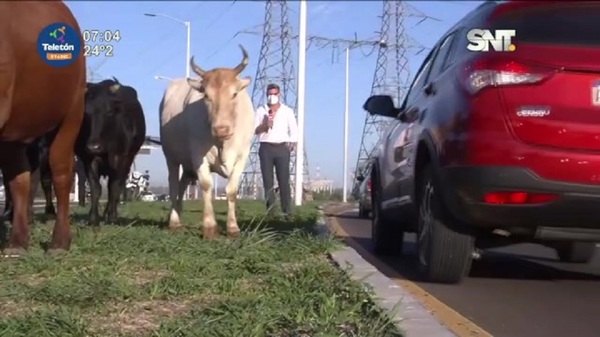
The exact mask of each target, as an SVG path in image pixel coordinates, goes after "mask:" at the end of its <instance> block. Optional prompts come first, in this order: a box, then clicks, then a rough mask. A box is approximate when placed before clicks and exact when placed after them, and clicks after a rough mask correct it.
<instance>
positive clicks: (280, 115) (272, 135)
mask: <svg viewBox="0 0 600 337" xmlns="http://www.w3.org/2000/svg"><path fill="white" fill-rule="evenodd" d="M265 116H267V117H268V116H269V107H268V106H267V105H263V106H260V107H258V109H257V110H256V116H255V119H254V128H255V129H256V128H257V127H258V126H259V125H260V124H262V122H263V120H264V118H265ZM257 136H258V141H259V142H261V143H288V142H289V143H296V142H297V141H298V124H297V123H296V116H294V110H292V108H290V107H289V106H287V105H285V104H283V103H281V105H280V106H279V109H278V110H277V112H276V113H275V117H274V118H273V127H271V128H269V129H268V131H267V132H263V133H261V134H259V135H257Z"/></svg>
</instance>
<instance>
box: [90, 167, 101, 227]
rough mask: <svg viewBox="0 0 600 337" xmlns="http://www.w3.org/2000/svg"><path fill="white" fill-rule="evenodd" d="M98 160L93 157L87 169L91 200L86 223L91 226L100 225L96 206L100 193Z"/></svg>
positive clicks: (97, 205)
mask: <svg viewBox="0 0 600 337" xmlns="http://www.w3.org/2000/svg"><path fill="white" fill-rule="evenodd" d="M99 169H100V168H99V161H98V159H93V160H92V162H91V164H90V167H89V168H88V169H87V171H88V179H87V181H88V184H89V185H90V192H91V198H90V199H91V200H90V213H89V217H88V224H89V225H90V226H93V227H98V226H100V215H99V214H98V207H99V202H100V195H101V194H102V185H100V173H99Z"/></svg>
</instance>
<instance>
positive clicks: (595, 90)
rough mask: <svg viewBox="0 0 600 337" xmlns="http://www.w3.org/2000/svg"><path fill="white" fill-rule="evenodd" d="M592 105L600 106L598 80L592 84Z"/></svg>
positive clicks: (599, 84) (599, 82)
mask: <svg viewBox="0 0 600 337" xmlns="http://www.w3.org/2000/svg"><path fill="white" fill-rule="evenodd" d="M592 105H593V106H600V81H596V82H594V83H593V84H592Z"/></svg>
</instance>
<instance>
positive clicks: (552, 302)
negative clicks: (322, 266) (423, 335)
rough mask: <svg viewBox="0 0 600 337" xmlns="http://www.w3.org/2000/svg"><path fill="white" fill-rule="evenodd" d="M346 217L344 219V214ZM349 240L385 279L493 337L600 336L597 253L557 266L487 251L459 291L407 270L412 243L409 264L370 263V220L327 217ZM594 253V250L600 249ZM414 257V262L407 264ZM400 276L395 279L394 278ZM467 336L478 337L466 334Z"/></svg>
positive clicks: (548, 255)
mask: <svg viewBox="0 0 600 337" xmlns="http://www.w3.org/2000/svg"><path fill="white" fill-rule="evenodd" d="M345 210H350V212H347V213H344V214H340V213H341V212H342V213H343V212H344V211H345ZM328 213H329V214H333V213H337V214H339V215H338V216H336V217H335V218H336V219H337V223H338V224H339V226H340V227H341V228H342V229H343V231H344V232H346V233H347V234H348V236H349V237H350V239H349V240H347V242H348V243H349V244H350V245H352V246H356V247H360V248H362V249H357V250H358V251H359V253H360V252H361V251H362V253H361V255H363V257H364V258H365V259H366V260H368V261H370V262H371V263H373V264H374V265H375V266H376V267H377V268H378V269H379V270H380V271H382V272H384V273H385V274H390V273H389V272H387V273H386V272H385V269H387V270H389V269H390V268H389V267H391V269H393V270H394V271H395V273H394V274H395V276H394V275H387V276H389V277H392V278H396V279H399V278H400V279H402V278H403V279H407V280H410V281H411V283H414V284H416V285H417V286H418V287H420V288H422V289H423V290H425V291H426V292H427V293H429V294H430V295H431V296H434V297H435V298H437V299H438V300H439V301H441V302H443V303H444V304H446V305H447V306H448V307H450V308H452V309H454V310H455V311H456V312H458V313H459V314H460V315H462V316H464V317H466V318H467V319H468V320H469V321H471V322H473V323H475V324H476V325H477V326H479V327H480V328H482V329H483V330H485V331H487V332H488V333H489V334H491V335H492V336H495V337H538V336H539V337H559V336H560V337H567V336H569V337H570V336H573V337H598V336H600V252H599V253H598V254H596V257H595V259H594V261H593V262H592V263H590V264H588V265H579V264H566V263H560V262H557V259H556V255H555V253H554V251H553V250H551V249H549V248H545V247H543V246H539V245H534V244H519V245H514V246H508V247H503V248H498V249H492V250H488V251H485V255H484V257H483V259H481V260H479V261H475V262H474V265H473V269H472V271H471V274H470V276H469V277H468V278H467V279H466V280H465V281H464V282H463V283H461V284H459V285H441V284H430V283H424V282H420V281H418V279H417V277H416V274H415V269H414V267H413V261H414V254H415V244H414V242H415V236H414V234H413V235H409V236H408V238H407V239H406V240H407V243H405V253H406V254H407V255H409V257H408V258H386V259H378V258H375V257H374V256H373V255H371V254H370V253H367V251H370V248H371V247H370V246H371V241H370V237H371V228H370V226H371V220H370V219H360V218H358V212H357V209H356V208H355V207H353V206H344V207H341V208H340V207H337V208H335V209H333V208H331V209H329V212H328ZM599 250H600V249H599ZM411 255H412V256H411ZM398 274H399V275H400V277H398ZM471 335H472V336H474V335H476V334H471Z"/></svg>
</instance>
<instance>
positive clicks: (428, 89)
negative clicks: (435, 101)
mask: <svg viewBox="0 0 600 337" xmlns="http://www.w3.org/2000/svg"><path fill="white" fill-rule="evenodd" d="M423 92H424V93H425V95H427V96H431V95H435V88H434V86H433V83H429V84H427V85H426V86H425V87H424V88H423Z"/></svg>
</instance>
